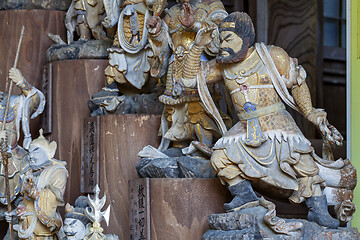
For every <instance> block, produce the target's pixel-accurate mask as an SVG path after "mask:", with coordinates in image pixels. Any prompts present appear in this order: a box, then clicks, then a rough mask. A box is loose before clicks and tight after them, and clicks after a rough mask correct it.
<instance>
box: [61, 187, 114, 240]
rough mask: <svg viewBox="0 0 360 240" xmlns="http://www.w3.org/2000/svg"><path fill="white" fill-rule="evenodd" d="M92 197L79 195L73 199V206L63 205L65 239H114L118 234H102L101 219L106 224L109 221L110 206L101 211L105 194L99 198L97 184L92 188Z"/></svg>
mask: <svg viewBox="0 0 360 240" xmlns="http://www.w3.org/2000/svg"><path fill="white" fill-rule="evenodd" d="M94 193H95V196H94V199H91V197H90V195H88V196H87V197H85V196H80V197H78V198H77V199H76V201H75V207H73V206H71V205H70V204H68V203H67V204H66V207H65V212H66V213H65V220H64V232H65V235H66V237H65V238H63V239H64V240H65V239H73V240H77V239H79V240H80V239H81V240H83V239H88V240H90V239H93V240H101V239H108V240H116V239H119V238H118V236H116V235H113V234H103V233H102V232H103V228H102V227H101V224H100V223H101V221H102V220H105V222H106V224H108V223H109V217H110V206H109V207H108V208H107V209H106V210H105V211H104V212H102V211H101V209H102V208H103V206H104V205H105V202H106V195H105V196H104V197H103V198H99V194H100V188H99V187H98V185H96V186H95V188H94Z"/></svg>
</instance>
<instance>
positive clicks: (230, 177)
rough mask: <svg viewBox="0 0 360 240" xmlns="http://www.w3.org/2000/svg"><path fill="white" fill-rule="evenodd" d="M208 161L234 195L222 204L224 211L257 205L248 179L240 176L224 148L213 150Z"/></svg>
mask: <svg viewBox="0 0 360 240" xmlns="http://www.w3.org/2000/svg"><path fill="white" fill-rule="evenodd" d="M210 161H211V164H212V166H213V168H214V170H215V172H216V173H217V175H218V177H219V178H220V180H221V182H222V183H223V184H228V185H229V186H228V189H229V191H230V192H231V194H232V195H233V196H234V198H233V200H232V201H231V202H230V203H225V204H224V208H225V210H226V211H236V210H240V209H241V208H244V207H250V206H254V205H257V203H258V198H257V196H256V194H255V192H254V190H253V189H252V186H251V183H250V181H248V180H246V179H244V178H243V177H241V175H242V173H241V171H240V169H239V167H238V165H237V164H235V163H233V162H231V160H230V159H229V158H228V157H227V155H226V152H225V149H220V150H215V151H214V153H213V155H212V156H211V159H210Z"/></svg>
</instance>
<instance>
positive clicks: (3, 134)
mask: <svg viewBox="0 0 360 240" xmlns="http://www.w3.org/2000/svg"><path fill="white" fill-rule="evenodd" d="M1 139H3V141H5V142H7V133H6V131H5V130H0V140H1Z"/></svg>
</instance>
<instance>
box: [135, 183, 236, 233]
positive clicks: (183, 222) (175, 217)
mask: <svg viewBox="0 0 360 240" xmlns="http://www.w3.org/2000/svg"><path fill="white" fill-rule="evenodd" d="M129 185H130V189H131V192H132V194H131V198H132V200H131V211H130V218H131V219H137V215H139V214H138V213H139V212H135V211H134V209H135V208H136V207H139V206H136V205H138V204H139V203H140V202H141V201H139V200H141V198H139V195H140V196H141V194H140V193H139V186H142V187H144V191H143V192H142V193H144V195H145V197H144V203H145V209H146V213H147V216H146V217H145V218H146V219H144V227H143V228H144V234H143V235H144V237H146V238H144V239H147V240H150V239H151V240H163V239H167V240H183V239H201V236H202V235H203V234H204V233H205V231H206V230H208V229H209V226H208V224H207V217H208V216H209V215H210V214H213V213H222V212H224V208H223V204H224V203H225V202H228V201H230V200H231V196H230V193H229V191H228V190H227V188H226V187H224V186H223V185H221V183H220V181H219V179H216V178H211V179H195V178H177V179H176V178H168V179H165V178H163V179H160V178H144V179H136V180H133V181H130V182H129ZM138 209H139V208H138ZM140 209H141V208H140ZM142 223H143V221H142V219H141V218H140V219H138V220H137V221H133V222H132V223H131V226H130V228H131V234H132V238H131V237H130V239H143V238H141V237H140V233H141V229H142V226H141V225H142Z"/></svg>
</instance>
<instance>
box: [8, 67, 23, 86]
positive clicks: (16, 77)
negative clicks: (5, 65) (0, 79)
mask: <svg viewBox="0 0 360 240" xmlns="http://www.w3.org/2000/svg"><path fill="white" fill-rule="evenodd" d="M9 78H10V79H11V81H13V82H14V83H15V84H18V83H21V82H22V81H23V80H24V77H23V75H22V74H21V72H20V70H19V69H17V68H11V69H10V70H9Z"/></svg>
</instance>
